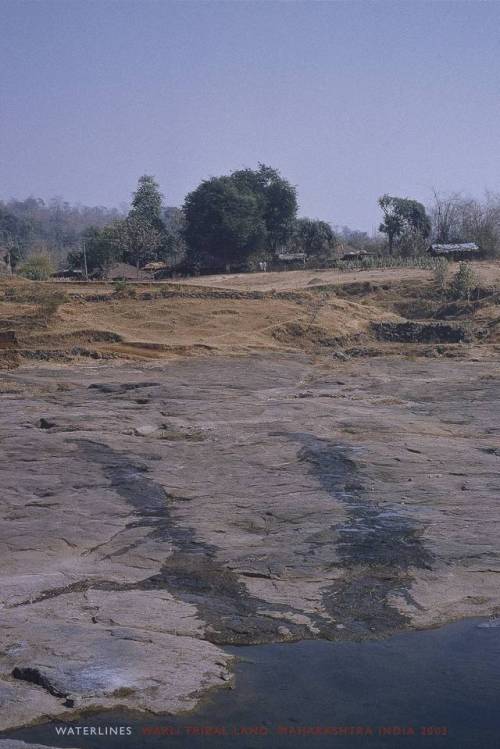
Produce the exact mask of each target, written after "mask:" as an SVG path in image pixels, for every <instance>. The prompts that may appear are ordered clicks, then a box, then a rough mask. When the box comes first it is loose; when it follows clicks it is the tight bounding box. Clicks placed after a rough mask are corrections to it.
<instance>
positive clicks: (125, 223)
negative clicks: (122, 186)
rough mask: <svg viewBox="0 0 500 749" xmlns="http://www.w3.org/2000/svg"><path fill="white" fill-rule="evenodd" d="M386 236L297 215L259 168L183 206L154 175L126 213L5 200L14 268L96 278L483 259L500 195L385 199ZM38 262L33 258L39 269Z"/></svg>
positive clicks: (212, 186)
mask: <svg viewBox="0 0 500 749" xmlns="http://www.w3.org/2000/svg"><path fill="white" fill-rule="evenodd" d="M378 203H379V206H380V209H381V211H382V221H381V224H380V227H379V234H378V235H377V236H375V237H370V236H369V235H368V234H367V233H365V232H358V231H354V230H351V229H349V228H348V227H342V228H341V229H336V230H335V231H334V229H333V228H332V226H331V225H330V224H329V223H328V222H326V221H320V220H317V219H310V218H305V217H298V215H297V213H298V202H297V190H296V188H295V187H294V186H293V185H291V184H290V182H289V181H288V180H286V179H285V178H284V177H283V176H282V175H281V174H280V172H279V171H278V170H276V169H274V168H272V167H270V166H266V165H265V164H259V165H258V168H257V169H240V170H236V171H233V172H232V173H231V174H229V175H223V176H220V177H211V178H209V179H206V180H203V181H202V182H201V183H200V185H199V186H198V187H197V188H196V189H195V190H193V191H192V192H190V193H188V195H187V196H186V198H185V201H184V205H183V207H182V208H175V207H167V206H165V204H164V197H163V195H162V194H161V192H160V186H159V185H158V183H157V182H156V180H155V178H154V177H153V176H151V175H143V176H142V177H140V178H139V181H138V185H137V189H136V191H135V192H134V194H133V197H132V202H131V205H130V208H129V210H128V211H125V210H122V211H119V210H117V209H106V208H102V207H98V208H88V207H85V206H70V205H69V204H68V203H65V202H63V201H61V200H59V199H55V200H53V201H51V202H50V203H48V204H45V203H44V201H42V200H40V199H36V198H32V197H31V198H27V199H26V200H24V201H16V200H11V201H8V202H1V201H0V250H1V251H2V254H3V256H4V259H6V260H7V261H8V262H9V263H10V265H11V267H12V268H16V267H17V268H18V269H19V268H22V265H23V262H26V260H27V258H29V257H30V256H31V257H32V258H36V259H38V265H39V266H40V267H42V266H44V267H45V271H41V272H45V273H49V270H50V266H51V258H52V259H55V260H59V262H64V263H65V264H66V265H68V266H69V267H71V268H79V269H83V268H84V266H85V270H86V272H88V273H89V274H104V275H105V273H106V271H107V269H108V268H109V267H110V266H111V265H112V264H113V263H115V262H117V261H124V262H127V263H130V264H132V265H134V266H135V267H136V268H138V269H139V268H142V267H144V265H146V264H147V263H149V262H152V261H158V262H162V263H164V264H166V265H168V266H169V267H170V268H176V267H177V268H178V269H179V270H180V271H182V270H184V271H190V270H191V271H192V270H196V269H198V270H199V269H203V268H205V269H214V270H218V269H220V270H224V269H226V268H231V267H233V268H234V267H236V268H243V267H248V268H252V267H254V268H255V267H258V264H259V263H262V262H263V261H271V262H272V261H273V259H275V258H276V257H277V256H278V255H279V254H281V253H285V254H297V253H300V254H303V255H305V256H307V258H308V259H309V260H312V261H313V262H314V263H315V264H316V265H317V266H328V265H329V264H330V263H331V262H333V260H334V259H335V258H337V257H338V253H339V250H341V251H345V250H346V249H353V250H365V251H368V252H373V253H376V254H383V253H388V254H390V255H393V254H397V255H402V256H405V257H409V256H415V255H421V254H422V253H424V252H425V251H426V249H427V248H428V245H429V242H430V241H431V240H432V241H435V242H439V243H450V242H464V241H474V242H476V243H477V244H478V245H479V246H480V247H481V249H482V251H483V254H484V255H485V256H488V257H493V256H496V255H498V254H500V198H499V197H498V196H495V195H487V196H486V198H485V200H484V201H482V202H480V201H477V200H471V199H465V198H463V197H462V196H460V195H458V194H455V195H451V196H442V195H439V194H437V193H435V195H434V203H433V205H432V206H431V208H430V209H428V210H426V208H425V207H424V205H423V204H422V203H420V202H419V201H416V200H412V199H410V198H406V197H404V198H403V197H397V196H390V195H387V194H386V195H383V196H381V197H380V198H379V200H378ZM36 264H37V263H36V262H35V265H36Z"/></svg>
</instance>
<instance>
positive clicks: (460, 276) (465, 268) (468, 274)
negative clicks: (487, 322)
mask: <svg viewBox="0 0 500 749" xmlns="http://www.w3.org/2000/svg"><path fill="white" fill-rule="evenodd" d="M477 285H478V278H477V275H476V273H475V272H474V270H473V268H472V267H471V266H470V265H469V263H460V266H459V268H458V270H457V272H456V273H455V275H454V276H453V279H452V282H451V288H452V291H453V295H454V296H455V298H457V299H467V301H469V299H470V295H471V292H472V291H473V290H474V289H475V288H476V287H477Z"/></svg>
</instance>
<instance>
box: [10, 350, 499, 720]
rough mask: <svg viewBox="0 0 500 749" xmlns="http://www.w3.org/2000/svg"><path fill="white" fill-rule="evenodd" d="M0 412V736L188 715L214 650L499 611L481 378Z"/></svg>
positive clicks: (237, 375)
mask: <svg viewBox="0 0 500 749" xmlns="http://www.w3.org/2000/svg"><path fill="white" fill-rule="evenodd" d="M3 379H4V386H3V394H2V399H1V405H2V408H1V412H0V422H1V440H2V449H3V456H4V458H3V461H2V466H1V471H2V476H1V486H2V503H1V513H2V516H3V518H2V519H3V523H2V531H1V534H2V535H1V609H0V614H1V619H2V627H1V630H0V638H1V641H0V675H1V683H0V700H1V707H2V709H1V711H0V721H1V728H2V729H6V728H9V727H14V726H19V725H22V724H27V723H30V722H36V721H42V720H44V719H46V718H47V716H59V717H61V716H70V715H71V714H75V712H80V711H82V710H84V709H90V708H92V709H96V710H97V709H103V708H111V707H120V708H126V709H139V710H147V711H150V712H156V713H163V712H169V711H170V712H172V711H179V710H185V709H190V708H192V707H193V706H194V705H195V704H196V702H197V700H198V698H199V697H200V696H201V695H203V694H205V693H206V692H207V690H209V689H210V688H214V687H221V686H227V685H228V684H229V683H230V681H231V657H232V656H230V655H228V654H227V653H226V651H225V650H224V646H225V645H227V644H238V643H239V644H245V643H246V644H251V643H266V642H280V641H288V640H289V641H292V640H299V639H310V638H323V639H346V638H360V637H361V638H362V637H377V636H384V635H388V634H391V633H393V632H398V631H401V630H404V629H408V628H415V627H429V626H434V625H438V624H441V623H444V622H447V621H452V620H455V619H459V618H462V617H466V616H479V615H494V614H498V612H499V611H500V588H499V585H498V581H499V577H498V575H499V573H500V559H499V553H500V550H499V544H498V536H499V533H498V530H499V528H498V523H499V516H498V509H497V504H498V496H499V488H500V487H499V477H498V467H499V459H500V442H499V439H498V434H499V424H498V412H499V408H498V406H499V403H498V401H499V396H500V381H499V372H498V365H497V363H496V362H494V361H492V360H483V361H472V360H468V361H458V360H447V359H426V358H423V359H418V360H410V359H406V360H404V359H401V358H397V357H394V358H393V357H384V358H380V359H377V358H374V359H371V360H370V361H369V362H365V363H364V364H363V365H362V366H360V364H359V362H349V361H347V362H342V361H336V360H332V359H326V358H322V359H317V360H315V359H313V358H312V357H307V356H306V355H303V354H300V355H297V354H294V355H282V354H274V355H267V356H264V355H259V356H250V357H246V358H238V357H232V358H224V357H214V358H207V359H192V360H190V361H184V362H183V361H179V362H173V363H165V362H161V363H158V362H157V363H151V364H140V365H137V364H131V363H129V364H125V365H122V366H111V365H100V366H95V367H90V366H87V367H79V368H76V367H75V368H64V369H63V368H45V369H43V368H40V369H35V368H22V369H19V370H16V371H13V372H9V373H5V375H4V376H3Z"/></svg>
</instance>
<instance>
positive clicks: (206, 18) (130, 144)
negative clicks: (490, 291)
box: [0, 0, 500, 232]
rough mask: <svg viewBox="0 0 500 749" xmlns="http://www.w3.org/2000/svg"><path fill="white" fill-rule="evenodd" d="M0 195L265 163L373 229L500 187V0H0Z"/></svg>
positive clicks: (111, 197) (88, 199) (126, 192)
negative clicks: (411, 211)
mask: <svg viewBox="0 0 500 749" xmlns="http://www.w3.org/2000/svg"><path fill="white" fill-rule="evenodd" d="M0 18H1V24H2V44H1V46H0V70H1V71H2V72H1V75H0V199H8V198H10V197H16V198H25V197H27V196H28V195H35V196H37V197H42V198H44V199H49V198H51V197H53V196H63V197H64V199H66V200H68V201H70V202H81V203H84V204H88V205H106V206H110V207H111V206H119V205H120V204H122V203H124V202H128V201H129V200H130V196H131V193H132V192H133V190H134V188H135V186H136V183H137V179H138V177H139V176H140V175H141V174H144V173H148V174H153V175H155V176H156V178H157V180H158V181H159V183H160V185H161V188H162V191H163V193H164V195H165V201H166V203H167V204H168V205H181V204H182V201H183V199H184V196H185V195H186V193H187V192H189V191H190V190H192V189H194V188H195V187H196V186H197V185H198V184H199V182H200V181H201V180H202V179H205V178H207V177H211V176H216V175H220V174H225V173H228V172H230V171H232V170H233V169H238V168H241V167H255V166H256V165H257V163H258V162H263V163H266V164H270V165H271V166H274V167H276V168H278V169H279V170H280V171H281V172H282V174H283V175H284V176H285V177H286V178H287V179H289V180H290V182H292V183H293V184H294V185H296V186H297V189H298V198H299V204H300V214H301V215H307V216H310V217H312V218H320V219H323V220H326V221H330V222H332V223H333V224H336V225H344V224H346V225H349V226H351V227H353V228H359V229H363V230H366V231H369V232H371V231H372V230H374V229H376V228H377V225H378V223H379V221H380V216H379V209H378V206H377V198H378V197H379V196H380V195H381V194H383V193H389V194H394V195H401V196H406V197H412V198H416V199H418V200H421V201H422V202H424V203H425V204H428V203H429V202H430V201H431V199H432V191H433V189H436V190H438V191H441V192H455V191H459V192H463V193H464V194H466V195H473V196H478V197H480V196H481V195H483V194H484V191H485V190H490V191H493V192H496V191H498V192H500V1H498V2H496V1H495V2H485V1H482V0H470V1H467V2H438V1H433V2H427V1H424V0H397V1H396V2H384V1H382V0H381V1H380V2H378V1H377V0H370V1H367V2H363V1H360V2H357V1H356V0H349V1H348V2H317V1H316V0H306V1H305V2H291V1H287V2H274V0H260V2H246V1H239V0H232V1H231V2H216V1H215V0H206V1H205V2H189V1H188V0H182V1H181V2H172V1H170V0H163V1H162V2H157V1H153V0H140V1H139V2H135V1H130V0H114V1H111V0H96V1H95V2H94V1H93V0H85V1H83V0H63V1H60V0H37V1H36V2H35V1H30V2H26V1H25V0H0Z"/></svg>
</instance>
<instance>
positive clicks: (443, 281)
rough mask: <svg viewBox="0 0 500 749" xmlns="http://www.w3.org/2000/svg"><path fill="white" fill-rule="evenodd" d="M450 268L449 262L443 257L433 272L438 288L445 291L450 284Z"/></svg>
mask: <svg viewBox="0 0 500 749" xmlns="http://www.w3.org/2000/svg"><path fill="white" fill-rule="evenodd" d="M449 270H450V267H449V264H448V261H447V260H445V258H443V257H441V258H438V259H437V260H436V263H435V265H434V270H433V276H434V282H435V284H436V286H437V287H438V288H439V289H441V291H444V289H445V288H446V285H447V282H448V273H449Z"/></svg>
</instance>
